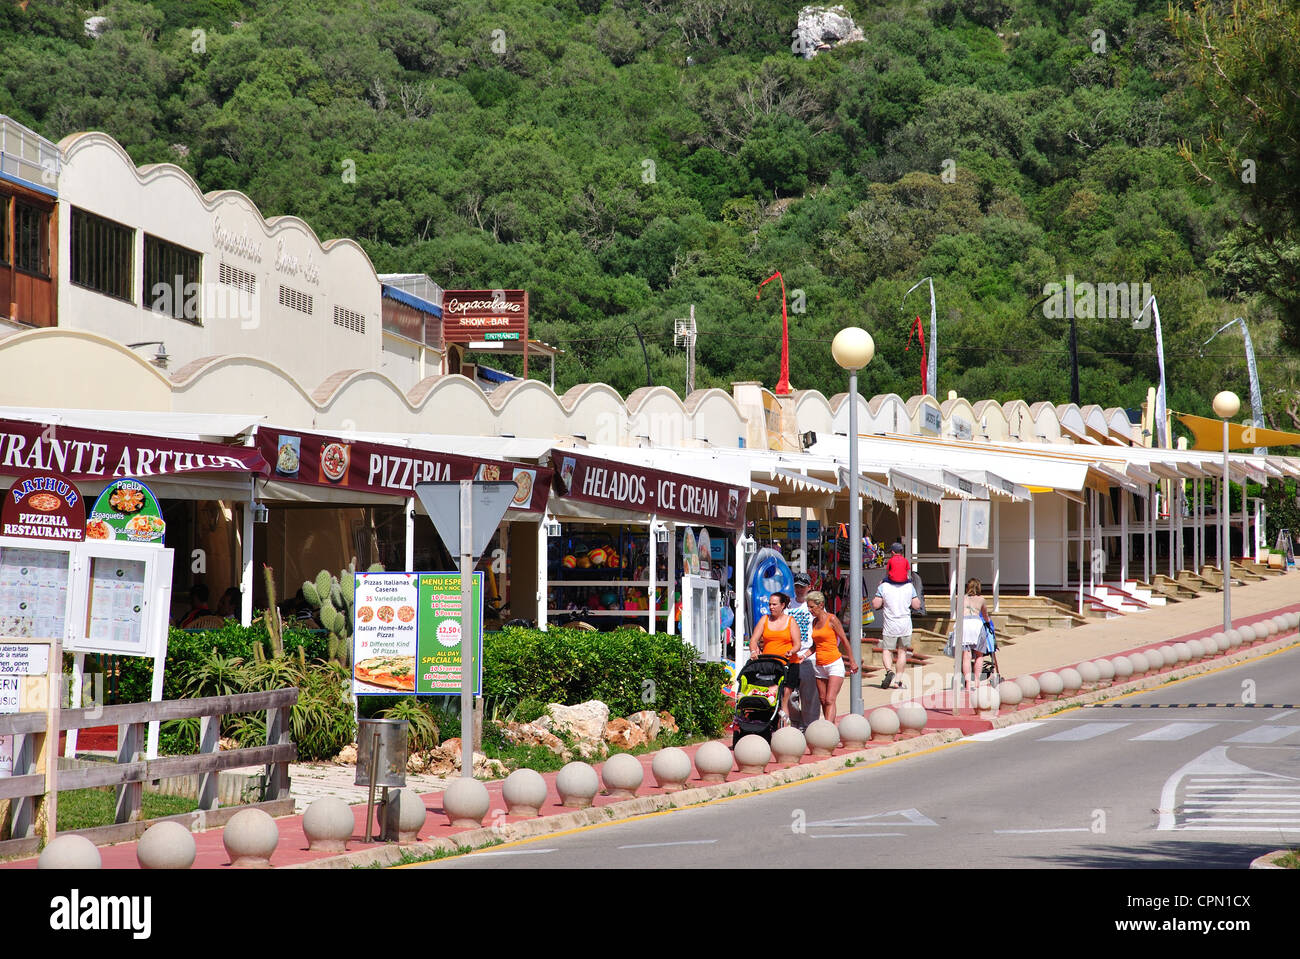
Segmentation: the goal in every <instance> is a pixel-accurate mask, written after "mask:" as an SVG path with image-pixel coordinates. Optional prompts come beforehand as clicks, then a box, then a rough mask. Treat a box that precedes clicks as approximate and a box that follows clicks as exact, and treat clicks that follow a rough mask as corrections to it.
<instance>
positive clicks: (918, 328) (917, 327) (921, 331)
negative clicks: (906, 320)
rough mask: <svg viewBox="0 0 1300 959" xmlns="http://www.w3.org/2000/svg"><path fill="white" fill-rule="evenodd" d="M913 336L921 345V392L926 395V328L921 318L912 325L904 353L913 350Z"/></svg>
mask: <svg viewBox="0 0 1300 959" xmlns="http://www.w3.org/2000/svg"><path fill="white" fill-rule="evenodd" d="M913 336H915V337H916V338H917V339H918V340H919V341H920V343H921V392H922V393H924V392H925V327H924V326H923V325H922V323H921V318H920V317H919V316H918V317H917V318H916V322H915V323H913V324H912V328H911V329H910V330H909V331H908V333H907V346H905V347H904V348H903V352H904V353H907V352H909V351H910V350H911V349H912V337H913Z"/></svg>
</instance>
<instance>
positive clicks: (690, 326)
mask: <svg viewBox="0 0 1300 959" xmlns="http://www.w3.org/2000/svg"><path fill="white" fill-rule="evenodd" d="M673 345H674V346H685V347H686V395H687V396H690V395H691V394H692V393H694V392H695V304H694V303H692V304H691V315H690V317H688V318H686V319H681V320H674V321H673Z"/></svg>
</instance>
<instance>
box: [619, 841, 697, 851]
mask: <svg viewBox="0 0 1300 959" xmlns="http://www.w3.org/2000/svg"><path fill="white" fill-rule="evenodd" d="M715 842H717V840H716V839H683V840H681V841H680V842H634V843H632V844H631V845H630V846H619V847H618V848H619V849H657V848H658V847H660V846H708V845H710V844H712V843H715Z"/></svg>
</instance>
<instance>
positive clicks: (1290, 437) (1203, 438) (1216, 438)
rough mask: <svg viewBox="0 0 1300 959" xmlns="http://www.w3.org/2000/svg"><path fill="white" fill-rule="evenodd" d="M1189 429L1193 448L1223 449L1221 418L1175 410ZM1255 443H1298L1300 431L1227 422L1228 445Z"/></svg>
mask: <svg viewBox="0 0 1300 959" xmlns="http://www.w3.org/2000/svg"><path fill="white" fill-rule="evenodd" d="M1174 415H1175V416H1177V417H1178V418H1179V419H1180V420H1181V421H1182V423H1183V425H1184V426H1186V427H1187V428H1188V429H1189V430H1191V431H1192V436H1193V437H1194V438H1195V440H1196V442H1195V443H1193V444H1192V449H1194V450H1222V449H1223V420H1216V419H1212V418H1210V417H1208V416H1193V415H1192V414H1191V413H1175V414H1174ZM1256 446H1300V433H1287V432H1284V431H1282V430H1266V429H1263V428H1261V427H1256V428H1252V427H1250V426H1249V425H1247V424H1244V423H1229V424H1228V449H1230V450H1239V449H1250V448H1253V447H1256Z"/></svg>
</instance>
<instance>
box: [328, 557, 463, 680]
mask: <svg viewBox="0 0 1300 959" xmlns="http://www.w3.org/2000/svg"><path fill="white" fill-rule="evenodd" d="M472 590H473V592H472V599H471V608H470V612H471V624H472V625H471V628H470V642H469V644H468V646H469V650H470V657H471V659H470V670H471V675H472V676H473V677H474V694H475V695H481V694H482V690H483V574H482V573H481V572H476V573H474V574H473V584H472ZM355 596H356V628H355V630H354V632H353V657H352V661H353V663H354V664H355V665H354V666H353V670H352V691H353V693H354V694H355V695H358V696H394V695H417V696H454V695H458V694H459V693H460V691H461V663H462V658H461V657H462V651H463V650H464V648H465V646H466V644H465V643H464V642H462V635H461V592H460V574H459V573H456V572H427V573H357V574H356V592H355Z"/></svg>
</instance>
